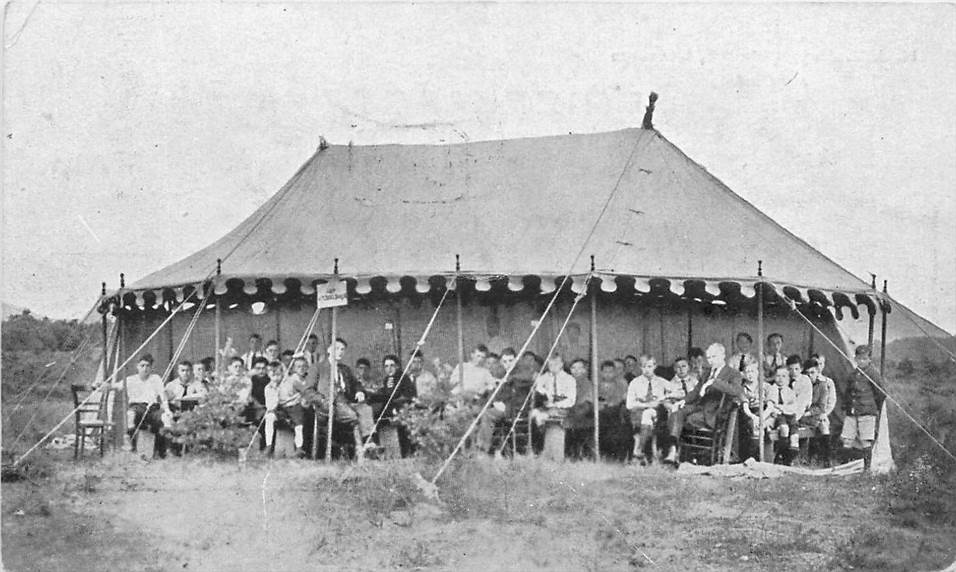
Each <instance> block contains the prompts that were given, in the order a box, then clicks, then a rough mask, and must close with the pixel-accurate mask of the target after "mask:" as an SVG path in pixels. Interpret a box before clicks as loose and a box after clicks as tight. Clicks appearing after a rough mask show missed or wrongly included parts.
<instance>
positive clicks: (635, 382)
mask: <svg viewBox="0 0 956 572" xmlns="http://www.w3.org/2000/svg"><path fill="white" fill-rule="evenodd" d="M666 393H667V380H666V379H664V378H663V377H658V376H656V375H655V376H654V377H652V378H650V379H647V378H646V377H645V376H643V375H639V376H637V377H635V378H634V379H632V380H631V383H629V384H628V386H627V405H626V407H627V408H628V409H634V408H636V407H643V406H645V404H646V403H648V402H649V401H658V400H660V399H664V395H666Z"/></svg>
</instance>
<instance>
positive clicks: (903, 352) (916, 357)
mask: <svg viewBox="0 0 956 572" xmlns="http://www.w3.org/2000/svg"><path fill="white" fill-rule="evenodd" d="M933 340H935V341H937V342H939V344H940V345H942V346H943V347H945V348H946V349H948V350H949V351H950V352H952V353H953V354H956V337H952V336H950V337H949V338H933ZM933 340H930V339H927V338H926V336H923V335H921V336H919V337H912V338H901V339H898V340H893V341H892V342H890V343H889V344H887V345H886V359H888V360H891V361H896V362H899V361H902V360H904V359H909V360H911V361H913V362H915V363H921V362H923V361H929V362H933V363H942V362H945V361H947V360H951V359H953V358H952V357H951V356H950V355H949V354H947V353H946V352H945V351H943V350H942V349H941V348H940V347H939V346H938V345H936V344H934V343H933Z"/></svg>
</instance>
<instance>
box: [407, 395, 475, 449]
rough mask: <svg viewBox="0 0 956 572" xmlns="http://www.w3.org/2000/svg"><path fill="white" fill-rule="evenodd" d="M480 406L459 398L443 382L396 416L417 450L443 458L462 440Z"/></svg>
mask: <svg viewBox="0 0 956 572" xmlns="http://www.w3.org/2000/svg"><path fill="white" fill-rule="evenodd" d="M479 408H480V405H475V404H471V403H461V402H459V401H458V400H456V399H455V398H454V396H452V395H451V392H450V391H449V390H448V388H447V387H441V386H440V387H439V388H438V389H437V390H436V391H435V392H433V393H432V394H430V395H428V396H425V397H423V398H421V397H420V398H416V399H415V401H414V403H413V404H412V405H411V406H409V407H406V408H405V409H404V410H402V411H401V412H400V413H399V415H398V416H396V421H397V422H399V423H402V424H403V425H405V427H407V428H408V436H409V439H410V440H411V441H412V442H413V443H414V445H415V451H416V454H418V455H421V456H423V457H425V458H426V459H429V460H443V459H445V458H446V457H447V456H448V455H449V454H451V452H452V450H453V449H454V448H455V445H457V444H458V441H459V440H461V437H462V435H464V434H465V431H466V430H467V429H468V426H469V425H470V424H471V422H472V421H473V420H474V419H475V416H476V415H478V411H479Z"/></svg>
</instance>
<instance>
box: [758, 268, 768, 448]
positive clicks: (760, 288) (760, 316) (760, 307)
mask: <svg viewBox="0 0 956 572" xmlns="http://www.w3.org/2000/svg"><path fill="white" fill-rule="evenodd" d="M756 287H757V359H758V360H760V364H759V366H758V374H757V400H758V405H757V420H758V422H757V425H758V428H757V429H758V431H757V432H758V434H759V435H760V436H759V437H758V438H757V452H758V453H757V454H759V455H760V461H763V460H764V416H763V408H764V407H765V406H766V403H765V398H764V393H765V391H764V390H765V387H764V384H765V383H766V381H764V379H763V364H764V363H765V362H764V355H763V351H764V346H763V261H762V260H758V261H757V284H756Z"/></svg>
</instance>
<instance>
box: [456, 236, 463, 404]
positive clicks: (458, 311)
mask: <svg viewBox="0 0 956 572" xmlns="http://www.w3.org/2000/svg"><path fill="white" fill-rule="evenodd" d="M461 290H462V288H461V256H460V255H458V254H456V255H455V312H456V319H457V320H458V388H459V389H461V388H462V387H464V386H465V330H464V325H463V324H462V319H461Z"/></svg>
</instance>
